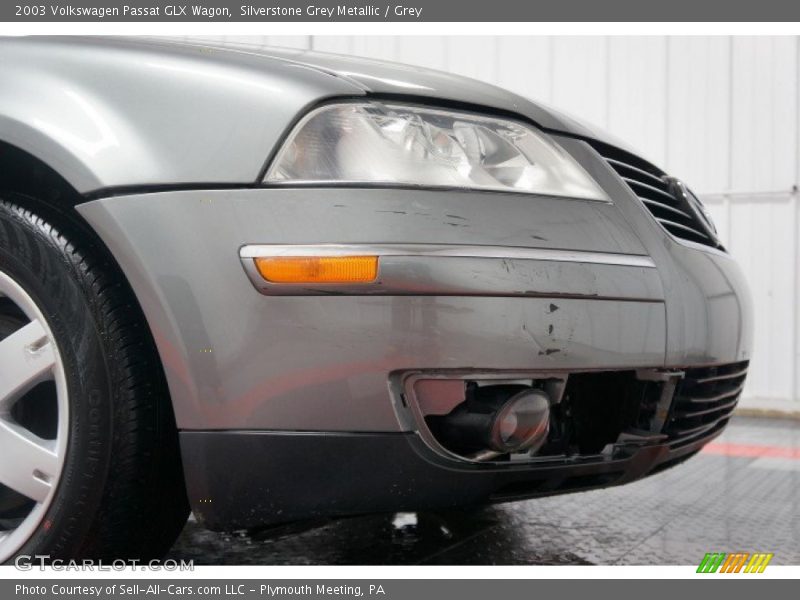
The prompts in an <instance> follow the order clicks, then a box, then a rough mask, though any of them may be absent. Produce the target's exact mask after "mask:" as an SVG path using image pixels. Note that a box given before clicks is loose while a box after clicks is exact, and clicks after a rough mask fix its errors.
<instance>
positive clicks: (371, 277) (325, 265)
mask: <svg viewBox="0 0 800 600" xmlns="http://www.w3.org/2000/svg"><path fill="white" fill-rule="evenodd" d="M254 260H255V263H256V269H258V272H259V273H260V274H261V276H262V277H263V278H264V279H266V280H267V281H269V282H271V283H371V282H373V281H375V280H376V279H377V278H378V257H377V256H269V257H259V258H256V259H254Z"/></svg>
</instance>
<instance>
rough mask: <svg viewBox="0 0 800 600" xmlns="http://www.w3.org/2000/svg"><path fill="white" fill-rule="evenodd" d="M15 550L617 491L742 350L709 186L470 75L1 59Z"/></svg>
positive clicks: (48, 550) (0, 172) (26, 55)
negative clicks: (194, 528) (187, 529)
mask: <svg viewBox="0 0 800 600" xmlns="http://www.w3.org/2000/svg"><path fill="white" fill-rule="evenodd" d="M0 83H1V84H2V87H1V88H0V562H4V561H9V560H13V559H14V557H15V556H18V555H33V554H39V555H47V556H50V557H51V558H56V557H58V558H89V557H91V558H102V559H105V558H123V559H142V558H148V557H158V556H161V555H163V554H164V553H165V552H166V551H167V550H168V549H169V547H170V545H171V544H172V543H173V541H174V540H175V538H176V536H177V535H178V533H179V532H180V530H181V528H182V526H183V525H184V523H185V521H186V517H187V515H188V513H189V510H190V509H191V510H192V511H193V512H194V514H195V515H196V518H197V520H198V521H199V522H200V523H202V524H204V525H206V526H207V527H209V528H212V529H234V528H253V527H259V526H264V525H269V524H274V523H281V522H288V521H295V520H302V519H308V518H311V517H329V516H337V515H348V514H359V513H368V512H375V511H399V510H418V509H420V510H423V509H436V508H446V507H454V506H466V505H475V504H481V503H487V502H502V501H510V500H517V499H522V498H533V497H537V496H544V495H551V494H560V493H565V492H574V491H580V490H586V489H591V488H598V487H603V486H610V485H616V484H622V483H626V482H629V481H632V480H635V479H637V478H640V477H643V476H646V475H649V474H652V473H655V472H657V471H659V470H662V469H665V468H668V467H670V466H673V465H675V464H677V463H679V462H681V461H683V460H685V459H687V458H688V457H690V456H692V455H693V454H695V453H696V452H698V451H699V450H700V448H702V446H703V445H704V444H706V443H707V442H708V441H709V440H711V439H713V438H714V437H715V436H717V435H719V434H720V432H721V431H722V430H723V428H724V427H725V425H726V423H727V421H728V419H729V418H730V415H731V412H732V411H733V410H734V407H735V405H736V402H737V399H738V396H739V394H740V392H741V390H742V386H743V384H744V380H745V376H746V373H747V366H748V360H749V359H750V348H751V345H752V316H751V312H752V310H751V303H750V299H749V296H748V292H747V289H746V285H745V282H744V281H743V277H742V274H741V272H740V270H739V268H738V267H737V265H736V264H735V262H734V261H733V260H732V259H731V257H730V256H729V255H728V253H727V252H726V250H725V248H724V247H723V245H722V244H721V242H720V240H719V238H718V237H717V234H716V231H715V229H714V226H713V224H712V222H711V219H710V217H709V216H708V214H707V213H706V211H705V210H704V207H703V205H702V203H701V202H700V201H699V200H698V198H697V197H696V196H695V195H694V194H693V193H692V191H691V190H690V189H689V188H688V187H687V186H686V185H685V184H684V183H683V182H682V181H681V180H680V179H676V178H674V177H672V176H670V175H668V174H666V173H665V172H663V171H662V170H661V169H659V168H658V167H656V166H654V165H653V164H651V163H650V162H648V161H647V160H644V159H643V158H641V157H639V156H638V155H637V154H636V153H634V152H633V151H631V150H630V149H628V148H626V147H625V145H624V144H622V143H621V142H618V141H615V140H614V139H612V138H610V137H609V136H607V135H606V134H603V133H601V132H599V131H597V130H595V129H593V128H592V127H590V126H588V125H585V124H582V123H580V122H577V121H576V120H574V119H572V118H569V117H567V116H565V115H563V114H561V113H559V112H556V111H555V110H553V109H551V108H548V107H545V106H542V105H540V104H538V103H535V102H532V101H529V100H527V99H524V98H521V97H519V96H516V95H514V94H512V93H510V92H507V91H504V90H502V89H498V88H496V87H493V86H490V85H487V84H484V83H482V82H479V81H474V80H470V79H465V78H461V77H456V76H453V75H449V74H446V73H439V72H434V71H427V70H422V69H417V68H414V67H409V66H403V65H395V64H388V63H384V62H378V61H371V60H362V59H354V58H348V57H344V56H335V55H325V54H317V53H313V52H304V51H292V50H264V49H258V48H255V47H248V46H245V45H242V46H236V45H230V44H229V45H226V46H224V47H223V46H215V45H204V44H201V43H191V42H189V43H185V42H184V43H178V42H172V41H157V40H155V41H154V40H149V41H148V40H138V39H122V38H110V39H103V38H31V39H4V40H0Z"/></svg>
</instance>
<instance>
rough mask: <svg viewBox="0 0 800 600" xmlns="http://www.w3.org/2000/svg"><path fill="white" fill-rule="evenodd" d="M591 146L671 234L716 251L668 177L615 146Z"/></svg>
mask: <svg viewBox="0 0 800 600" xmlns="http://www.w3.org/2000/svg"><path fill="white" fill-rule="evenodd" d="M591 145H592V147H593V148H594V149H595V150H596V151H597V152H598V153H599V154H600V156H602V157H603V158H604V159H605V160H606V162H607V163H608V164H609V166H611V168H612V169H614V171H616V172H617V174H618V175H619V176H620V177H621V178H622V179H623V181H625V183H626V184H628V187H630V188H631V190H632V191H633V193H634V194H636V195H637V196H638V197H639V200H641V201H642V203H643V204H644V206H645V208H647V210H648V211H649V212H650V214H651V215H653V218H655V220H656V221H658V223H659V224H660V225H661V226H662V227H663V228H664V229H666V230H667V231H668V232H669V233H671V234H672V235H673V236H675V237H676V238H680V239H682V240H688V241H690V242H696V243H698V244H704V245H706V246H711V247H714V248H716V247H717V246H718V244H717V242H716V240H714V239H713V238H712V236H710V235H709V234H708V231H707V230H706V228H705V227H704V226H703V224H702V223H701V222H700V220H699V218H698V217H697V215H696V214H694V211H693V210H692V208H691V207H689V205H688V203H687V201H686V200H685V199H683V198H680V197H678V196H677V195H676V194H675V190H674V187H673V186H672V184H671V182H670V180H669V178H668V177H667V175H666V173H664V172H662V171H661V170H660V169H658V168H656V167H654V166H653V165H651V164H650V163H648V162H647V161H645V160H642V159H641V158H638V157H637V156H634V155H633V154H630V153H629V152H625V151H624V150H620V149H619V148H615V147H614V146H609V145H608V144H603V143H601V142H591Z"/></svg>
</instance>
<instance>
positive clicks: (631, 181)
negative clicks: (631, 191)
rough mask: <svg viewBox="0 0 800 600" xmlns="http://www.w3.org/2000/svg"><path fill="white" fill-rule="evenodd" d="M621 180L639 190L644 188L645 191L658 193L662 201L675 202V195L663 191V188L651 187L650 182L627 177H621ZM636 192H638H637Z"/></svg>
mask: <svg viewBox="0 0 800 600" xmlns="http://www.w3.org/2000/svg"><path fill="white" fill-rule="evenodd" d="M622 180H623V181H624V182H625V183H627V184H628V185H630V186H631V187H633V188H639V189H640V190H642V189H644V190H645V193H647V192H649V193H654V194H658V195H659V196H660V197H661V201H662V202H665V201H666V202H669V203H670V204H677V203H678V202H677V200H675V196H673V195H672V194H670V193H669V192H665V191H664V190H660V189H658V188H657V187H653V186H652V185H650V184H647V183H643V182H641V181H636V180H635V179H629V178H628V177H623V178H622ZM637 193H638V192H637Z"/></svg>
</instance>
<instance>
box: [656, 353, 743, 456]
mask: <svg viewBox="0 0 800 600" xmlns="http://www.w3.org/2000/svg"><path fill="white" fill-rule="evenodd" d="M747 366H748V363H747V362H740V363H731V364H727V365H718V366H715V367H701V368H692V369H687V370H686V371H685V376H684V379H683V380H682V381H681V383H680V385H679V386H678V389H677V391H676V393H675V397H674V399H673V402H672V409H671V411H670V416H669V418H668V419H667V422H666V425H665V426H664V430H663V433H666V434H667V435H668V436H669V440H670V444H671V445H673V446H680V445H682V444H686V443H689V442H691V441H692V440H694V439H696V438H698V437H699V436H701V435H704V434H706V433H708V432H710V431H714V430H719V429H722V427H724V425H725V424H726V423H727V422H728V419H730V417H731V414H732V413H733V411H734V409H735V408H736V404H737V403H738V401H739V396H740V395H741V393H742V389H743V388H744V380H745V378H746V376H747Z"/></svg>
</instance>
